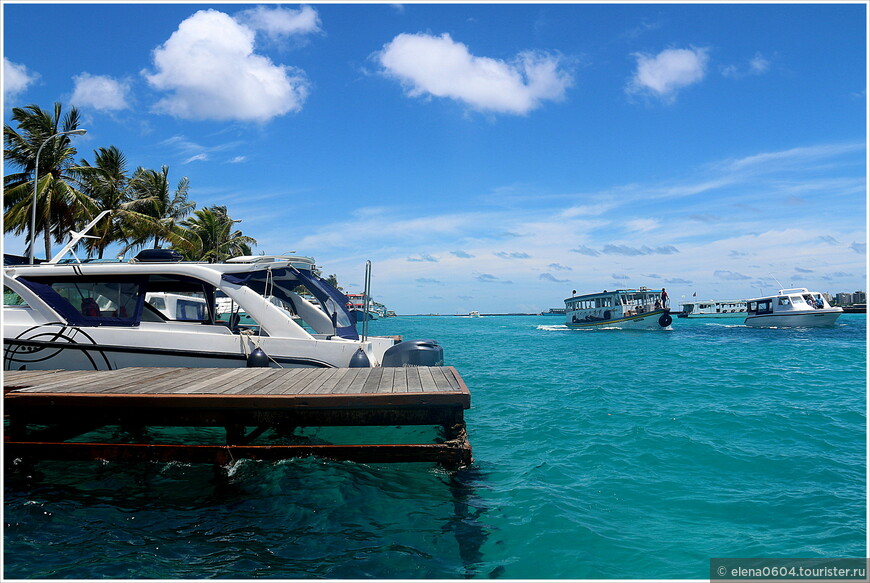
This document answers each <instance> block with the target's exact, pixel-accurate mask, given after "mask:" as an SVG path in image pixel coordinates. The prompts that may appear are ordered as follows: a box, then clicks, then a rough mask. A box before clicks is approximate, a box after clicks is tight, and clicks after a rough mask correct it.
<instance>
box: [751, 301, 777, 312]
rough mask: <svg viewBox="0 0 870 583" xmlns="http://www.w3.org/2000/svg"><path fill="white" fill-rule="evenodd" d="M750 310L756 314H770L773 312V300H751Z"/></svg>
mask: <svg viewBox="0 0 870 583" xmlns="http://www.w3.org/2000/svg"><path fill="white" fill-rule="evenodd" d="M749 311H750V312H752V313H754V314H770V313H772V312H773V301H772V300H760V301H757V302H749Z"/></svg>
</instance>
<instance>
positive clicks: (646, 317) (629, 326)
mask: <svg viewBox="0 0 870 583" xmlns="http://www.w3.org/2000/svg"><path fill="white" fill-rule="evenodd" d="M672 321H673V319H672V318H671V316H670V314H669V313H668V311H667V310H654V311H652V312H647V313H645V314H640V315H637V316H629V317H627V318H617V319H615V320H597V321H595V320H591V321H583V320H581V321H578V322H574V321H572V320H568V321H567V322H565V325H566V326H568V327H569V328H619V329H622V330H661V329H663V328H667V327H669V326H670V325H671V322H672Z"/></svg>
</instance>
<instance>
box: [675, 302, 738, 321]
mask: <svg viewBox="0 0 870 583" xmlns="http://www.w3.org/2000/svg"><path fill="white" fill-rule="evenodd" d="M680 306H681V307H682V310H680V311H679V312H677V316H678V317H680V318H744V317H746V300H700V301H692V302H684V303H682V304H680Z"/></svg>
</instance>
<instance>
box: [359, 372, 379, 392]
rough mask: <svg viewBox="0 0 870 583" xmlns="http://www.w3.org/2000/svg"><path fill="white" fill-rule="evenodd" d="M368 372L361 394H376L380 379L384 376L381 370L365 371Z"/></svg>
mask: <svg viewBox="0 0 870 583" xmlns="http://www.w3.org/2000/svg"><path fill="white" fill-rule="evenodd" d="M365 370H366V372H368V378H366V380H365V382H364V383H363V386H362V391H361V392H363V393H366V394H368V393H377V392H378V385H379V384H380V383H381V378H382V377H383V376H384V369H383V368H369V369H365Z"/></svg>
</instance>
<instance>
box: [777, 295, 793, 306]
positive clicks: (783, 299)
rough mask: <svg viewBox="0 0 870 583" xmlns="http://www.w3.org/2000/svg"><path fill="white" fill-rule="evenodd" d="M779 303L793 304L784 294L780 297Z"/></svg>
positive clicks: (781, 304)
mask: <svg viewBox="0 0 870 583" xmlns="http://www.w3.org/2000/svg"><path fill="white" fill-rule="evenodd" d="M779 305H780V306H788V305H791V301H790V300H789V299H788V297H787V296H783V297H781V298H779Z"/></svg>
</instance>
